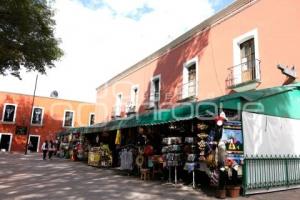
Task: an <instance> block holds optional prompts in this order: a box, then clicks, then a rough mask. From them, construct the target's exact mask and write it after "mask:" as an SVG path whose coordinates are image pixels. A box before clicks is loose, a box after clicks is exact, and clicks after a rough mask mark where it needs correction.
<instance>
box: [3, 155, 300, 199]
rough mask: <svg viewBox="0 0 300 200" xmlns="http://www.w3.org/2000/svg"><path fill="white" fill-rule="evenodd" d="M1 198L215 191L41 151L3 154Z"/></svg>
mask: <svg viewBox="0 0 300 200" xmlns="http://www.w3.org/2000/svg"><path fill="white" fill-rule="evenodd" d="M299 197H300V189H298V190H289V191H285V192H276V193H268V194H263V195H252V196H248V197H240V198H238V199H243V200H260V199H261V200H263V199H264V200H266V199H270V200H277V199H278V200H279V199H280V200H281V199H289V200H290V199H291V200H293V199H295V200H296V199H297V200H298V199H299ZM0 199H1V200H5V199H89V200H90V199H101V200H129V199H130V200H150V199H151V200H162V199H163V200H196V199H197V200H202V199H203V200H205V199H215V198H214V196H213V193H210V192H207V191H206V192H203V191H200V190H193V189H192V188H191V187H186V186H180V185H179V186H174V185H172V184H166V183H162V182H158V181H147V182H145V181H141V180H139V179H138V178H137V177H133V176H124V175H120V174H119V173H117V172H116V171H114V170H109V169H99V168H94V167H90V166H87V165H86V164H85V163H81V162H72V161H70V160H65V159H59V158H54V159H53V160H46V161H44V160H42V159H41V156H40V155H39V154H32V155H27V156H25V155H22V154H7V153H0Z"/></svg>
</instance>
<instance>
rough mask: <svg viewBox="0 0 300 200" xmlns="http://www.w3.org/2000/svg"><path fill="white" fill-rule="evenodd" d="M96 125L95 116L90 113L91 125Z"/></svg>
mask: <svg viewBox="0 0 300 200" xmlns="http://www.w3.org/2000/svg"><path fill="white" fill-rule="evenodd" d="M94 124H95V114H94V113H90V119H89V125H90V126H91V125H94Z"/></svg>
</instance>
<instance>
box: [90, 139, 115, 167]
mask: <svg viewBox="0 0 300 200" xmlns="http://www.w3.org/2000/svg"><path fill="white" fill-rule="evenodd" d="M88 165H91V166H95V167H110V166H111V165H112V152H111V151H110V149H109V146H108V145H107V144H102V145H101V146H100V147H93V148H91V150H90V151H89V154H88Z"/></svg>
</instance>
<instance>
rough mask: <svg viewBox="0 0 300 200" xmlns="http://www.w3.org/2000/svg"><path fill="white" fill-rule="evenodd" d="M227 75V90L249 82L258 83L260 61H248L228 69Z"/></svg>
mask: <svg viewBox="0 0 300 200" xmlns="http://www.w3.org/2000/svg"><path fill="white" fill-rule="evenodd" d="M228 70H229V75H228V77H227V79H226V86H227V88H234V87H237V86H239V85H242V84H246V83H249V82H253V81H256V82H259V81H260V60H258V59H255V60H250V61H247V62H244V63H241V64H239V65H236V66H233V67H230V68H228Z"/></svg>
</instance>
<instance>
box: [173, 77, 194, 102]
mask: <svg viewBox="0 0 300 200" xmlns="http://www.w3.org/2000/svg"><path fill="white" fill-rule="evenodd" d="M196 95H197V81H196V80H192V81H189V82H187V83H184V84H181V85H179V86H178V88H177V100H178V101H181V100H184V99H188V98H192V97H196Z"/></svg>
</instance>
